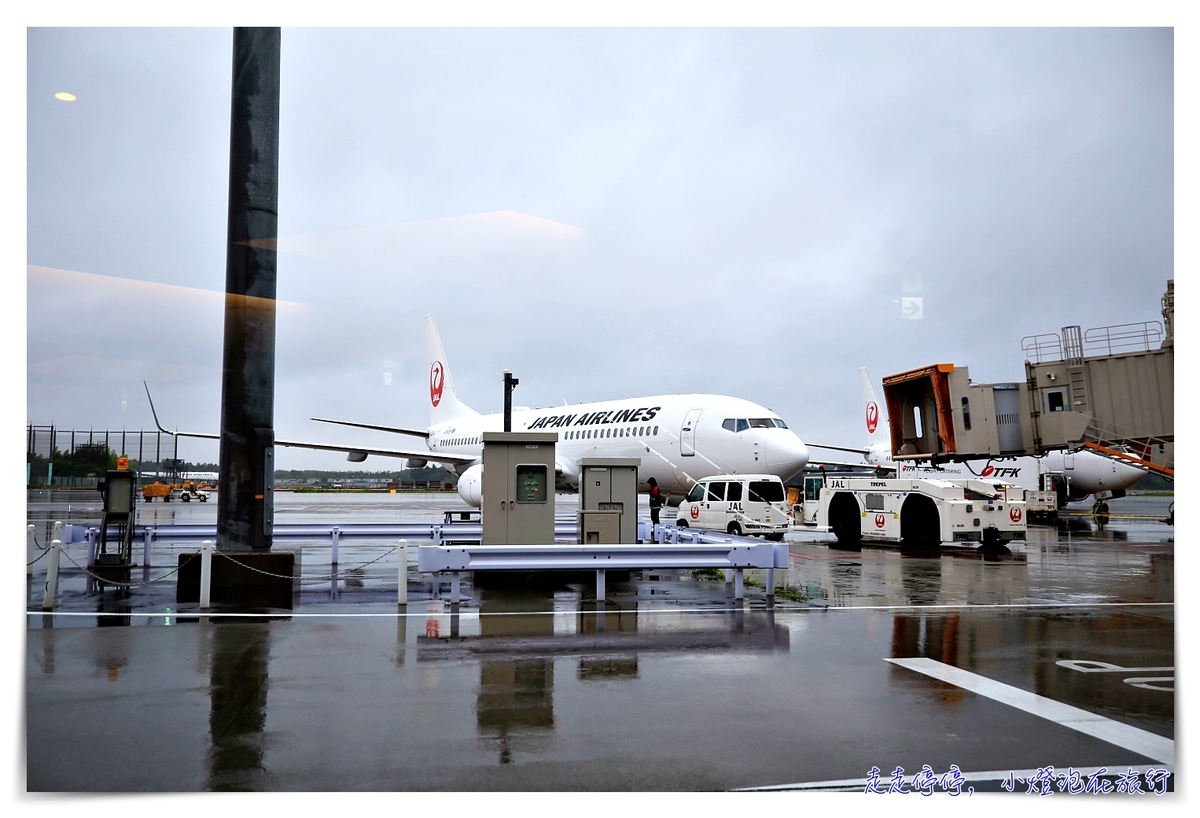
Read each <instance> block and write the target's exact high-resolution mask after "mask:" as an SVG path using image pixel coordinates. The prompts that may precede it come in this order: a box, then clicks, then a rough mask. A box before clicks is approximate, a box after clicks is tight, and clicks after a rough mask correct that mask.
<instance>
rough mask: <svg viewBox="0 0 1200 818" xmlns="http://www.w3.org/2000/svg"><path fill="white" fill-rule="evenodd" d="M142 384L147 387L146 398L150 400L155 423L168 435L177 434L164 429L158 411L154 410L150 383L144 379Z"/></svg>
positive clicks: (159, 429)
mask: <svg viewBox="0 0 1200 818" xmlns="http://www.w3.org/2000/svg"><path fill="white" fill-rule="evenodd" d="M142 386H144V387H145V388H146V400H148V401H150V414H151V415H153V416H154V425H155V426H157V427H158V431H160V432H162V433H164V434H168V435H173V434H175V432H171V431H168V430H166V429H164V428H163V427H162V424H161V423H159V422H158V412H155V411H154V398H152V397H150V385H149V384H147V383H146V382H145V381H142Z"/></svg>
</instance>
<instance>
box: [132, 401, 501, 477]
mask: <svg viewBox="0 0 1200 818" xmlns="http://www.w3.org/2000/svg"><path fill="white" fill-rule="evenodd" d="M142 385H143V386H145V387H146V400H148V401H150V414H152V415H153V416H154V425H155V426H157V427H158V431H160V432H162V433H163V434H168V435H175V436H176V437H198V438H201V439H203V440H220V439H221V436H220V435H211V434H205V433H203V432H172V431H171V430H170V429H164V428H163V426H162V424H161V423H159V422H158V412H156V411H155V409H154V400H153V398H151V397H150V387H149V386H148V385H147V384H146V382H145V381H142ZM350 425H358V424H350ZM368 428H371V427H368ZM421 434H424V433H423V432H422V433H421ZM275 445H276V446H287V447H289V448H295V449H317V450H320V451H327V452H345V453H346V454H349V455H355V454H358V455H362V457H361V458H357V459H356V460H355V461H354V462H360V461H361V460H365V459H366V457H367V455H370V454H374V455H379V456H381V457H403V458H405V459H408V460H427V461H433V462H434V463H451V464H455V465H457V464H462V463H473V462H475V461H476V460H478V458H476V457H472V456H470V455H462V454H439V453H437V452H431V451H428V450H426V451H423V452H410V451H403V450H400V449H371V448H365V447H363V446H344V445H338V444H333V443H301V442H299V441H295V440H276V441H275Z"/></svg>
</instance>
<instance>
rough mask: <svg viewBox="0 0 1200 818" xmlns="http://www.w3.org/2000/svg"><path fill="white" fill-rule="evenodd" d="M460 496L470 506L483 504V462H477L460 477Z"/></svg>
mask: <svg viewBox="0 0 1200 818" xmlns="http://www.w3.org/2000/svg"><path fill="white" fill-rule="evenodd" d="M458 496H459V497H461V498H463V501H464V502H465V503H466V504H467V505H470V506H474V507H475V508H479V507H480V506H481V505H482V504H483V464H482V463H476V464H475V465H474V466H472V467H471V468H469V469H467V470H466V471H465V472H463V473H462V476H461V477H459V478H458Z"/></svg>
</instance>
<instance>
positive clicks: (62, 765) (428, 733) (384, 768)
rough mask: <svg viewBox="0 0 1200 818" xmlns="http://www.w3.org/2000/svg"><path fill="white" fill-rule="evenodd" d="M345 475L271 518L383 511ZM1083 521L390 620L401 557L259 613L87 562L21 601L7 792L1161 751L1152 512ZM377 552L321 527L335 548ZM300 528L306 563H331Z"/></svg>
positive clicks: (798, 549) (575, 778) (542, 594)
mask: <svg viewBox="0 0 1200 818" xmlns="http://www.w3.org/2000/svg"><path fill="white" fill-rule="evenodd" d="M352 497H353V496H352ZM357 497H360V498H365V499H360V500H358V501H357V503H354V502H346V501H343V499H342V498H341V497H338V498H336V500H335V502H332V503H321V504H316V505H319V506H324V507H323V508H317V509H313V510H305V511H304V512H299V511H298V510H294V511H293V512H292V513H296V514H297V515H299V514H314V515H317V517H318V519H322V518H323V519H330V518H329V516H328V515H329V514H337V515H338V516H339V518H342V519H345V517H343V516H342V515H345V514H346V513H347V512H353V513H355V514H357V510H358V509H357V507H358V506H362V509H361V510H362V511H363V513H364V514H366V515H370V514H375V513H379V514H382V513H383V512H382V511H379V507H380V506H383V504H382V503H379V502H378V500H377V497H376V496H373V495H358V496H357ZM1158 499H1159V498H1126V501H1115V502H1113V503H1111V504H1110V506H1112V508H1113V510H1114V512H1116V511H1117V503H1118V502H1123V503H1125V505H1126V506H1127V507H1129V508H1132V509H1133V511H1132V512H1130V513H1137V512H1138V511H1139V510H1141V509H1143V508H1149V507H1151V506H1152V503H1151V501H1157V500H1158ZM1138 501H1142V502H1141V505H1139V504H1138ZM385 502H392V503H393V504H392V505H391V506H383V507H384V508H389V507H390V508H391V509H393V510H395V509H396V508H397V507H398V506H399V507H402V508H403V509H404V513H406V514H412V515H422V514H424V515H428V514H429V513H431V512H432V511H434V510H435V509H433V508H431V507H424V508H419V507H417V506H418V504H415V503H412V504H409V505H404V506H400V504H397V503H395V502H394V500H393V499H392V498H389V499H388V501H385ZM435 504H436V506H437V509H436V510H440V509H441V508H442V507H443V506H444V505H445V504H446V503H445V500H444V499H443V498H435V500H434V501H430V506H432V505H435ZM306 508H309V507H306ZM331 509H332V510H331ZM30 511H31V520H32V519H34V517H33V513H34V511H35V504H33V503H31V505H30ZM209 511H210V509H197V510H192V509H189V510H188V511H187V512H186V514H189V515H197V514H201V513H208V512H209ZM211 511H212V513H214V514H215V507H214V508H213V509H211ZM172 512H173V513H176V514H178V513H180V512H177V511H176V510H175V509H172ZM45 513H46V515H47V516H46V517H45V518H44V519H52V518H53V517H52V515H53V513H54V510H53V509H47V510H45ZM439 517H440V514H439ZM355 519H358V517H357V516H356V517H355ZM391 519H394V517H393V518H391ZM189 521H197V520H194V519H193V520H189ZM289 521H299V520H289ZM1086 522H1087V521H1086V520H1079V521H1076V526H1075V527H1074V528H1071V527H1069V526H1064V527H1063V529H1062V530H1055V529H1039V530H1034V531H1033V535H1032V536H1031V537H1030V541H1029V543H1028V545H1027V546H1025V547H1024V548H1021V549H1014V551H1013V553H1012V554H1008V555H1003V556H1000V557H996V558H986V559H985V558H982V557H980V556H979V555H976V554H973V553H939V554H930V555H917V556H909V555H901V554H899V553H897V552H895V551H890V550H883V549H864V550H862V551H855V552H843V551H837V550H835V549H832V548H830V546H829V544H827V543H820V542H799V541H798V542H793V543H792V544H791V552H792V555H793V556H792V560H791V566H790V568H789V569H788V570H787V572H786V577H783V576H781V575H782V574H784V573H785V572H783V571H780V572H777V575H776V580H777V584H779V585H781V586H784V585H786V587H787V588H788V589H789V590H788V592H787V593H786V594H784V593H782V592H781V595H779V596H777V597H776V600H775V605H774V607H770V608H769V607H767V605H766V602H765V597H764V595H763V590H764V589H762V588H761V587H754V586H753V585H751V586H750V587H749V589H748V599H747V601H746V602H745V603H744V604H740V603H736V602H735V601H734V600H732V599H731V598H730V596H729V595H728V589H727V587H726V585H725V583H724V582H723V581H722V580H721V579H720V578H719V577H716V578H709V577H705V576H695V575H692V574H690V573H689V572H664V573H661V574H651V573H649V572H645V573H643V574H642V575H640V576H637V575H635V576H634V577H632V578H631V580H630V581H629V582H627V583H616V582H611V581H610V588H609V591H610V600H609V601H608V603H600V604H597V602H596V601H595V599H594V596H593V595H592V589H591V587H590V586H589V585H588V584H587V583H586V582H578V583H576V582H569V581H568V582H560V583H553V584H547V585H543V586H526V587H522V588H520V589H513V588H491V587H483V588H478V589H477V588H472V587H469V586H468V587H467V589H466V591H467V599H466V600H465V602H464V604H463V605H461V606H459V607H457V608H451V606H450V605H449V604H448V602H447V601H446V600H445V599H444V598H443V597H444V589H439V588H437V587H435V586H434V585H432V583H430V582H429V581H428V579H427V578H421V577H419V576H417V575H415V573H414V574H412V575H410V600H411V602H410V604H409V606H408V610H407V613H406V615H404V616H397V615H396V613H395V612H396V606H395V597H394V594H395V571H396V567H397V566H396V564H395V562H394V561H393V562H392V563H391V567H390V569H389V568H388V567H387V566H381V567H380V568H378V569H376V568H375V567H374V566H372V567H370V568H368V569H365V570H364V571H363V574H362V576H361V577H357V578H352V579H353V580H355V581H358V582H360V583H361V584H360V585H350V584H349V581H346V580H340V581H339V584H338V586H337V587H336V588H331V585H330V584H329V583H325V584H324V586H323V587H321V588H316V587H314V588H312V589H309V588H308V587H307V586H306V589H305V590H304V591H303V592H302V593H301V594H300V595H299V599H298V601H297V603H296V604H295V606H294V608H293V609H292V610H291V611H263V612H262V613H263V614H264V615H262V616H257V617H247V616H235V615H232V613H231V612H225V614H226V615H221V612H214V614H213V615H211V616H205V617H200V616H199V615H198V612H197V611H195V610H188V609H186V606H177V605H175V604H174V602H173V593H167V592H166V591H163V590H160V589H159V588H158V586H154V585H152V586H149V587H147V588H142V589H134V590H133V591H130V592H126V593H118V592H116V591H114V590H113V589H111V588H110V589H107V590H104V591H93V592H91V593H89V592H88V591H87V590H86V588H85V587H83V583H82V580H80V582H79V587H78V589H76V590H73V591H67V590H65V591H64V598H63V599H64V601H63V610H64V611H66V613H67V614H86V615H82V616H71V615H56V616H42V615H41V614H40V613H39V614H34V615H32V616H31V617H30V630H29V631H28V639H27V646H26V650H27V653H26V724H27V753H28V764H27V769H28V786H29V788H30V789H31V790H58V791H64V790H73V791H97V790H100V791H195V790H310V789H318V790H320V789H324V790H523V789H529V790H567V789H600V790H621V789H634V790H659V789H667V790H709V789H734V788H743V787H761V786H771V785H781V784H789V783H801V782H815V781H833V780H843V779H861V778H863V777H865V776H866V775H867V772H868V770H869V769H870V768H871V767H877V768H878V769H880V770H884V771H889V772H890V771H891V770H892V769H894V768H895V767H896V766H902V767H904V768H905V770H907V771H909V773H910V774H911V773H913V772H915V771H917V770H920V769H921V767H922V765H925V764H928V765H930V766H931V767H932V768H933V769H934V770H937V771H943V770H946V769H949V767H950V765H952V764H954V765H957V766H958V768H960V769H961V770H963V771H972V770H974V771H980V770H1017V771H1020V770H1030V769H1036V768H1038V767H1044V766H1046V765H1051V764H1052V765H1055V766H1056V767H1058V768H1061V769H1065V768H1067V767H1073V768H1075V769H1080V768H1084V767H1098V766H1108V767H1109V768H1114V767H1115V766H1122V768H1124V767H1125V766H1136V765H1146V764H1151V763H1160V764H1162V763H1164V762H1163V759H1160V758H1153V757H1149V756H1147V755H1146V753H1147V752H1156V750H1147V749H1146V748H1147V747H1160V746H1161V742H1162V740H1163V739H1166V740H1168V741H1167V746H1168V747H1169V746H1170V742H1169V740H1170V739H1173V737H1174V712H1175V710H1174V692H1173V688H1174V683H1173V675H1174V673H1173V666H1174V647H1173V644H1174V616H1173V607H1172V606H1171V603H1172V601H1173V584H1174V577H1173V567H1174V560H1173V555H1174V551H1173V530H1172V529H1170V528H1169V527H1167V526H1165V525H1163V524H1162V523H1157V522H1154V523H1152V522H1150V521H1148V518H1128V522H1124V523H1123V522H1122V521H1121V520H1119V519H1113V520H1110V522H1109V525H1108V527H1107V529H1106V530H1105V531H1096V530H1094V528H1093V529H1090V530H1088V531H1084V530H1083V528H1082V526H1081V525H1079V523H1086ZM1118 533H1123V534H1124V535H1125V536H1124V537H1118V536H1115V535H1117V534H1118ZM381 547H382V544H368V543H363V544H354V545H353V546H351V545H350V544H343V546H342V548H343V557H342V563H343V564H344V565H354V564H358V563H355V562H354V560H355V559H361V560H362V561H363V562H365V561H366V559H365V558H369V557H370V556H371V555H372V554H374V553H377V552H379V551H380V549H381ZM318 550H319V549H318V547H315V546H314V547H313V548H312V549H310V550H309V551H308V552H307V553H306V556H305V562H304V565H305V571H306V572H309V571H310V570H311V571H313V572H314V573H315V572H317V571H322V572H326V571H328V562H327V561H326V562H325V563H324V564H322V563H321V562H320V560H319V559H316V558H311V559H310V558H309V557H308V554H309V553H314V552H317V551H318ZM327 550H328V549H327V548H326V551H327ZM164 554H165V555H166V556H164V558H163V560H162V561H163V563H164V564H170V562H169V561H168V558H169V556H170V555H169V554H167V552H164ZM327 559H328V557H327V556H326V560H327ZM155 561H156V564H157V562H158V555H157V554H156V555H155ZM64 565H69V563H64ZM388 574H390V577H391V586H390V588H388V587H387V586H386V579H387V577H388ZM753 578H754V577H753V576H752V575H751V579H753ZM160 585H162V587H166V585H165V584H160ZM31 586H37V577H36V576H35V578H34V581H33V582H32V583H31ZM389 594H390V595H391V596H390V598H389ZM39 600H40V597H39V596H38V594H37V593H36V592H31V602H36V601H39ZM167 608H171V610H170V611H169V612H166V609H167ZM150 614H153V615H150ZM363 614H367V615H363ZM912 658H922V659H924V660H928V661H929V666H930V667H934V668H941V667H948V668H951V669H958V670H961V671H966V672H967V673H969V674H974V676H975V677H978V678H981V679H983V680H984V683H1000V685H1001V686H1004V685H1007V686H1011V687H1012V688H1016V689H1017V690H1019V691H1024V692H1026V693H1032V694H1036V695H1037V696H1041V697H1044V698H1045V699H1048V700H1052V701H1053V702H1059V703H1063V704H1067V705H1071V706H1073V707H1074V708H1078V709H1079V710H1081V711H1085V712H1086V713H1087V714H1091V715H1092V716H1094V717H1096V722H1097V723H1098V724H1100V728H1099V732H1100V733H1101V734H1102V735H1103V736H1104V737H1098V736H1097V735H1096V734H1095V733H1087V732H1081V731H1080V730H1079V729H1073V727H1072V726H1071V725H1070V724H1068V723H1065V722H1063V721H1061V720H1060V721H1054V720H1050V719H1047V718H1043V717H1041V716H1039V715H1036V714H1035V713H1033V712H1029V711H1028V710H1023V709H1021V708H1020V707H1017V706H1013V705H1011V704H1006V703H1003V702H1002V701H1000V700H998V699H997V698H996V697H995V696H993V695H991V694H989V693H988V692H987V690H986V689H984V688H980V691H981V692H973V691H972V690H969V689H967V688H966V687H964V686H963V685H962V684H953V683H950V682H947V681H943V680H940V679H938V678H934V677H931V676H930V675H927V674H925V673H922V672H918V671H915V670H913V669H910V668H909V667H904V666H899V665H897V664H895V663H892V662H889V661H886V660H887V659H912ZM1112 725H1116V727H1115V728H1114V727H1112ZM1128 728H1133V730H1132V733H1130V732H1129V731H1128ZM1123 729H1124V730H1126V732H1125V733H1122V732H1121V730H1123ZM1106 731H1107V732H1106ZM1134 734H1136V735H1135V738H1136V736H1142V737H1143V738H1142V739H1140V741H1141V743H1138V741H1135V740H1131V739H1129V738H1128V736H1129V735H1134ZM1155 739H1157V740H1158V742H1159V744H1155ZM1172 753H1173V750H1172Z"/></svg>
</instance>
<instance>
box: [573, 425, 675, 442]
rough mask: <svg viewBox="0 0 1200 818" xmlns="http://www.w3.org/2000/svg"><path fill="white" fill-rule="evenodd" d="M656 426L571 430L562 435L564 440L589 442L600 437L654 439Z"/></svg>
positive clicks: (656, 430) (656, 432) (656, 431)
mask: <svg viewBox="0 0 1200 818" xmlns="http://www.w3.org/2000/svg"><path fill="white" fill-rule="evenodd" d="M657 434H658V427H657V426H623V427H618V428H610V429H572V430H570V431H568V432H565V433H564V434H563V439H564V440H591V439H593V438H600V437H654V436H656V435H657Z"/></svg>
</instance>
